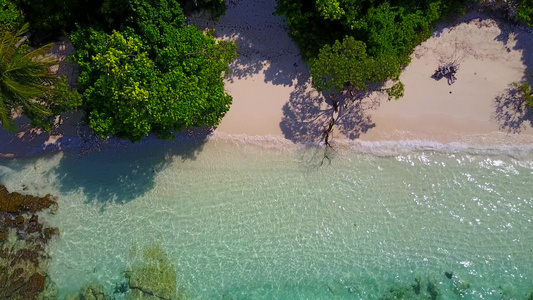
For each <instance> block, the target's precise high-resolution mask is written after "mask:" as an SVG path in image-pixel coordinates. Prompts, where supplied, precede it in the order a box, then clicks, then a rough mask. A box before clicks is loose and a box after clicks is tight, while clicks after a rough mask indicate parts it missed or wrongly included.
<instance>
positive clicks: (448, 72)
mask: <svg viewBox="0 0 533 300" xmlns="http://www.w3.org/2000/svg"><path fill="white" fill-rule="evenodd" d="M458 70H459V65H458V64H457V63H456V62H448V63H445V64H442V65H440V66H439V67H438V68H437V70H436V71H435V73H434V74H433V76H432V77H433V78H435V79H436V80H440V79H442V78H446V79H447V80H448V84H449V85H451V84H453V83H454V82H455V81H456V80H457V77H456V76H455V74H456V73H457V71H458Z"/></svg>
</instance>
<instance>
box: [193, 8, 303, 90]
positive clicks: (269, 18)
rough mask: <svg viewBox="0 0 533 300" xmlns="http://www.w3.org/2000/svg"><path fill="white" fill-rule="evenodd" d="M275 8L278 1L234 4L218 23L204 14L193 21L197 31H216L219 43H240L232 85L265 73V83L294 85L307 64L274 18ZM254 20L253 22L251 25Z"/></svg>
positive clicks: (232, 67)
mask: <svg viewBox="0 0 533 300" xmlns="http://www.w3.org/2000/svg"><path fill="white" fill-rule="evenodd" d="M275 7H276V1H275V0H265V1H244V0H232V1H230V2H229V3H228V9H227V11H226V14H225V15H224V16H222V17H221V18H220V19H219V20H218V21H216V22H215V21H213V20H211V19H210V18H209V15H207V14H202V13H198V14H195V15H192V16H191V17H190V19H191V21H192V23H193V24H194V25H195V26H196V27H197V28H199V29H204V30H207V29H215V32H214V36H215V37H216V38H217V39H221V40H231V41H235V42H236V43H237V53H238V54H239V57H238V58H237V59H236V60H235V61H234V62H233V63H232V64H231V65H230V74H228V75H227V80H228V81H230V82H233V81H234V80H236V79H246V78H248V77H250V76H252V75H255V74H260V73H261V72H262V73H263V74H264V75H265V82H269V83H272V84H275V85H284V86H292V85H293V80H295V79H296V77H297V69H298V68H299V66H301V65H304V63H303V62H302V61H301V57H300V51H299V49H298V47H297V46H296V44H295V43H294V42H292V40H291V38H290V37H289V34H288V27H287V25H286V23H285V21H284V19H283V18H282V17H280V16H274V15H272V14H273V12H274V10H275ZM250 16H252V17H250ZM250 19H253V22H248V20H250Z"/></svg>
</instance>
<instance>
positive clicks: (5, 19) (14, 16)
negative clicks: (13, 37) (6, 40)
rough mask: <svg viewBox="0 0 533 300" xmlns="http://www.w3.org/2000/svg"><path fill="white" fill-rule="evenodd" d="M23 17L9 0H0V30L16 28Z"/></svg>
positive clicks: (22, 21) (20, 24) (20, 23)
mask: <svg viewBox="0 0 533 300" xmlns="http://www.w3.org/2000/svg"><path fill="white" fill-rule="evenodd" d="M23 19H24V18H23V17H22V14H21V13H20V10H19V9H18V8H17V6H16V5H15V3H14V2H13V1H11V0H0V31H5V30H16V29H18V28H20V27H21V26H22V24H23V23H24V20H23Z"/></svg>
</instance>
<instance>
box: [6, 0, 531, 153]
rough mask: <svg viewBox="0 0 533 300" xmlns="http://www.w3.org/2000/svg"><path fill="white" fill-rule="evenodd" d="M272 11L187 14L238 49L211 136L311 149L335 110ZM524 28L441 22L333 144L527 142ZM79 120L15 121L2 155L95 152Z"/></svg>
mask: <svg viewBox="0 0 533 300" xmlns="http://www.w3.org/2000/svg"><path fill="white" fill-rule="evenodd" d="M274 9H275V1H274V0H265V1H261V2H254V3H250V2H249V1H242V0H241V1H232V3H231V4H229V7H228V10H227V12H226V15H225V16H223V17H221V18H220V20H219V21H218V22H214V21H212V20H210V19H209V18H208V17H207V16H205V15H196V16H191V20H192V21H193V24H195V25H196V26H197V27H198V28H200V29H204V28H215V36H216V37H217V38H219V39H223V40H234V41H236V42H238V44H239V47H238V52H239V54H240V57H239V58H238V59H237V60H236V61H235V62H234V63H233V64H232V65H231V66H230V69H231V74H229V75H228V76H227V79H226V89H227V92H228V93H229V94H231V95H232V96H233V104H232V106H231V109H230V111H229V112H228V113H227V115H226V116H225V117H224V119H223V120H222V122H221V124H220V126H219V127H218V128H217V129H216V131H217V132H218V133H221V134H223V135H225V134H233V135H248V136H269V137H270V138H275V137H277V138H282V139H283V138H284V139H287V140H288V141H291V142H295V143H307V142H318V141H320V140H321V137H322V135H323V132H324V130H325V128H326V124H327V120H328V118H329V117H330V116H331V114H332V107H331V105H329V104H328V103H327V102H326V101H325V98H324V97H323V96H322V95H320V94H319V93H317V92H316V91H315V90H313V88H312V87H311V85H310V78H309V70H308V68H307V67H306V64H305V63H304V62H303V61H302V59H301V57H300V55H299V51H298V48H297V46H296V45H295V44H294V42H293V41H292V40H291V39H290V37H289V35H288V33H287V25H286V24H285V23H284V21H283V18H281V17H278V16H273V15H272V13H273V12H274ZM530 31H531V30H528V29H525V28H518V27H516V26H511V25H507V24H501V23H498V22H496V21H494V20H492V19H490V18H487V17H485V16H483V15H481V14H477V15H476V14H474V13H472V14H470V15H467V16H466V17H464V18H463V19H462V20H456V21H455V24H453V25H450V24H443V25H441V26H440V27H439V28H438V30H437V31H436V32H435V33H434V35H433V37H431V38H430V39H429V40H427V41H426V42H424V43H422V44H421V45H419V46H418V47H417V48H416V49H415V51H414V53H413V55H412V62H411V64H410V65H409V66H407V67H406V68H405V70H404V72H403V73H402V75H401V78H400V79H401V81H402V82H403V83H404V84H405V95H404V97H403V98H401V99H399V100H397V101H387V100H386V99H384V95H380V94H372V95H371V96H370V97H367V98H365V99H364V100H362V101H360V102H358V103H356V104H355V105H348V106H347V107H345V108H343V109H341V113H342V116H343V117H342V118H341V119H340V121H339V122H338V123H337V126H336V128H335V130H334V136H333V138H334V140H335V141H342V140H344V139H346V138H347V139H350V140H361V141H397V140H426V141H436V142H439V143H451V142H462V143H465V144H468V145H482V146H487V145H500V144H507V145H522V144H527V145H533V127H532V125H533V114H532V113H531V111H529V110H527V109H526V108H525V107H524V106H523V105H522V104H521V102H520V101H519V99H517V97H516V96H514V95H513V93H512V90H510V89H509V86H510V84H511V83H512V82H515V81H520V80H523V79H525V78H526V76H525V71H526V68H527V67H528V66H529V67H531V66H533V55H531V54H530V53H533V51H532V50H533V34H532V33H531V32H530ZM71 52H72V49H71V48H69V47H68V43H67V42H66V41H64V40H61V41H59V42H58V43H57V46H56V48H55V49H54V53H56V55H58V57H59V58H60V59H62V60H64V58H65V57H66V56H68V55H69V54H70V53H71ZM449 61H457V62H458V63H459V71H458V73H457V81H456V82H455V83H453V84H451V85H449V84H448V83H447V82H446V80H445V79H442V80H440V81H437V80H435V79H433V78H431V75H432V74H433V73H434V71H435V69H436V68H437V67H438V66H439V64H440V63H442V62H449ZM59 72H62V73H65V74H67V75H69V76H70V75H72V74H74V73H75V70H73V68H72V66H69V65H68V63H65V62H62V63H61V65H60V68H59ZM80 120H81V114H79V113H77V114H74V115H72V114H70V115H66V116H63V117H62V118H61V119H60V120H59V121H60V123H61V124H60V126H59V127H58V128H57V129H55V130H53V131H52V132H51V133H50V134H48V133H46V132H40V131H35V130H32V129H31V128H30V127H29V126H28V124H27V122H25V121H24V120H20V122H19V124H20V130H19V132H17V133H16V134H14V135H10V134H8V133H7V132H5V131H4V130H0V157H8V158H13V157H23V156H32V155H34V154H36V153H42V152H47V151H49V152H56V151H61V150H63V149H65V148H67V147H78V146H79V147H82V148H87V149H91V148H94V147H93V146H91V145H93V144H97V145H100V144H101V142H98V141H97V139H96V138H94V137H93V136H92V135H91V134H90V131H88V130H87V128H84V127H83V126H82V124H81V122H80ZM86 145H89V146H86Z"/></svg>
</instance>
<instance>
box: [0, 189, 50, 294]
mask: <svg viewBox="0 0 533 300" xmlns="http://www.w3.org/2000/svg"><path fill="white" fill-rule="evenodd" d="M55 210H57V202H56V201H55V199H54V198H53V197H52V196H50V195H46V196H44V197H36V196H32V195H23V194H20V193H16V192H14V193H9V192H8V190H7V188H6V187H5V186H2V185H0V299H11V300H18V299H21V300H33V299H55V298H56V294H57V287H56V286H55V285H54V283H53V282H52V281H51V280H50V279H49V277H48V260H49V256H48V254H47V253H46V245H47V243H48V241H50V239H52V238H53V237H54V236H56V235H58V234H59V231H58V229H57V228H52V227H45V226H44V224H43V223H41V222H40V221H39V216H38V215H37V213H39V212H41V211H50V212H54V211H55Z"/></svg>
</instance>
